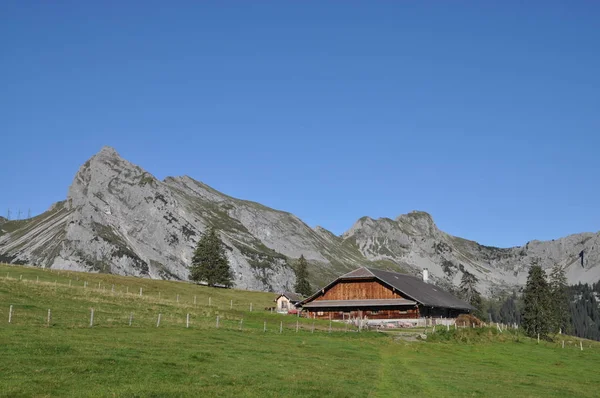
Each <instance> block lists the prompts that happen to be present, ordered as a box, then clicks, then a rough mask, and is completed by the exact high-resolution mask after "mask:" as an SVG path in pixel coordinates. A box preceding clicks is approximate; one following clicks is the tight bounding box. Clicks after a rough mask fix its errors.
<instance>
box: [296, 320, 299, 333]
mask: <svg viewBox="0 0 600 398" xmlns="http://www.w3.org/2000/svg"><path fill="white" fill-rule="evenodd" d="M298 326H300V325H298V321H296V333H298Z"/></svg>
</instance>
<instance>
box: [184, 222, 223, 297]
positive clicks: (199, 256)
mask: <svg viewBox="0 0 600 398" xmlns="http://www.w3.org/2000/svg"><path fill="white" fill-rule="evenodd" d="M190 279H191V280H192V281H195V282H206V283H207V284H208V286H216V285H219V286H225V287H231V286H233V273H232V272H231V268H230V267H229V260H227V256H226V255H225V247H224V245H223V242H221V239H220V238H219V235H218V234H217V231H216V230H215V229H214V228H210V229H209V230H208V232H206V233H205V234H204V235H202V237H201V238H200V240H199V241H198V244H197V245H196V250H195V251H194V255H193V257H192V266H191V267H190Z"/></svg>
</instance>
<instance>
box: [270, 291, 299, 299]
mask: <svg viewBox="0 0 600 398" xmlns="http://www.w3.org/2000/svg"><path fill="white" fill-rule="evenodd" d="M281 296H285V297H287V298H288V300H290V301H302V299H303V297H302V296H301V295H299V294H298V293H292V292H283V293H281V294H280V295H279V296H277V298H276V299H275V301H277V299H278V298H279V297H281Z"/></svg>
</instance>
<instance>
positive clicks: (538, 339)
mask: <svg viewBox="0 0 600 398" xmlns="http://www.w3.org/2000/svg"><path fill="white" fill-rule="evenodd" d="M537 335H538V336H537V337H538V338H537V343H538V344H540V334H539V333H538V334H537Z"/></svg>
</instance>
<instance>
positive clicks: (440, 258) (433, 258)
mask: <svg viewBox="0 0 600 398" xmlns="http://www.w3.org/2000/svg"><path fill="white" fill-rule="evenodd" d="M343 238H344V239H346V240H350V241H352V242H353V244H355V245H356V246H357V247H358V248H359V250H360V251H361V253H362V254H363V255H364V256H365V257H366V258H367V259H369V260H389V261H393V262H395V263H398V264H402V263H404V264H409V265H411V266H413V267H414V268H419V269H423V268H428V269H429V270H430V273H431V275H432V276H433V277H434V279H436V280H438V281H443V280H446V281H447V282H450V283H452V284H454V285H458V284H459V283H460V278H461V276H462V274H463V272H464V271H468V272H470V273H473V274H475V275H476V276H477V277H478V278H479V281H480V286H479V287H480V289H481V290H482V291H484V292H487V293H488V294H489V292H490V290H491V289H493V288H495V287H510V286H515V285H522V284H524V283H525V281H526V280H527V273H528V270H529V267H530V266H531V265H532V264H534V263H536V264H539V265H541V266H542V267H543V268H544V269H546V270H548V269H549V268H552V267H553V266H554V265H555V264H559V265H560V266H562V267H564V268H565V269H566V272H567V277H568V279H569V281H570V282H571V283H577V282H590V281H591V282H595V281H597V280H598V279H600V233H596V234H592V233H583V234H577V235H571V236H568V237H565V238H562V239H558V240H555V241H550V242H539V241H532V242H529V243H528V244H527V245H525V246H523V247H514V248H509V249H499V248H495V247H489V246H482V245H479V244H478V243H476V242H473V241H468V240H465V239H461V238H458V237H454V236H451V235H448V234H446V233H444V232H442V231H440V230H439V229H438V228H437V227H436V225H435V223H434V222H433V219H432V218H431V216H430V215H429V214H427V213H423V212H412V213H409V214H406V215H402V216H400V217H398V218H397V219H396V220H391V219H388V218H382V219H378V220H373V219H370V218H368V217H364V218H361V219H360V220H358V221H357V222H356V224H355V225H354V226H352V228H351V229H350V230H348V232H346V233H345V234H344V235H343ZM582 251H583V253H584V255H583V265H582V263H581V258H580V256H579V254H580V253H581V252H582Z"/></svg>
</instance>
